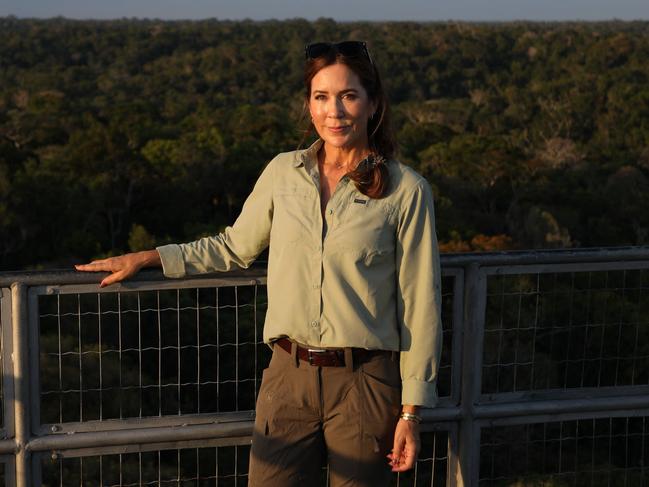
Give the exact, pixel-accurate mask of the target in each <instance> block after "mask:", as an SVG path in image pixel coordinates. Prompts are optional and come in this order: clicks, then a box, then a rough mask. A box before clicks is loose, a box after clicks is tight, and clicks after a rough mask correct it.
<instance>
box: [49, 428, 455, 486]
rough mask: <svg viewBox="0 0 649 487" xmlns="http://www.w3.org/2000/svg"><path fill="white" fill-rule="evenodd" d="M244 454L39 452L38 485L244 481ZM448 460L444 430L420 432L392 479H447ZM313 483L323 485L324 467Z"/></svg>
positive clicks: (240, 449)
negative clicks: (403, 468) (416, 449)
mask: <svg viewBox="0 0 649 487" xmlns="http://www.w3.org/2000/svg"><path fill="white" fill-rule="evenodd" d="M249 455H250V447H249V446H248V445H232V446H218V447H204V448H180V449H169V450H157V451H148V452H133V453H113V454H104V455H95V456H81V457H61V456H57V455H54V456H43V457H42V458H41V465H42V476H43V477H42V485H43V486H45V487H64V486H71V485H79V486H84V485H88V486H90V485H101V486H102V487H118V486H122V487H128V486H147V485H156V486H162V485H176V486H180V485H200V486H208V485H210V486H219V487H245V486H246V485H247V482H248V473H247V472H248V460H249ZM448 460H449V458H448V434H447V433H446V432H445V431H439V432H429V433H424V434H422V452H421V455H420V458H419V459H418V461H417V464H416V466H415V468H414V469H413V470H411V471H409V472H407V473H404V474H394V475H393V476H392V483H391V485H392V486H395V487H416V486H421V487H425V486H431V487H432V486H433V485H435V486H438V485H446V482H447V472H448ZM317 485H318V486H320V487H326V486H327V485H328V470H327V468H326V467H324V468H323V469H322V475H321V478H320V482H319V483H318V484H317ZM314 487H316V486H314Z"/></svg>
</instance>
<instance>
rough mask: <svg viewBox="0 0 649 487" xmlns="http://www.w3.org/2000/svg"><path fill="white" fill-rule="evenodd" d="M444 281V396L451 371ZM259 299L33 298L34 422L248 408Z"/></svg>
mask: <svg viewBox="0 0 649 487" xmlns="http://www.w3.org/2000/svg"><path fill="white" fill-rule="evenodd" d="M445 283H447V284H448V289H450V290H449V291H445V292H444V293H443V307H444V311H445V313H444V316H445V318H444V323H443V334H444V350H443V356H442V363H441V366H440V372H439V390H440V395H441V396H448V395H449V394H450V389H451V374H452V367H451V362H452V353H451V350H452V348H451V347H452V342H453V338H452V334H453V329H452V319H453V293H452V289H453V279H452V278H450V277H448V278H445ZM445 289H446V287H445ZM266 305H267V297H266V287H265V286H262V285H254V286H233V287H216V288H187V289H175V290H165V291H161V290H151V291H137V292H118V293H96V292H89V293H72V294H61V293H59V294H53V295H47V294H45V295H41V296H39V299H38V307H39V309H38V316H39V328H40V332H39V337H40V383H41V389H40V395H41V422H42V423H43V424H50V423H67V422H85V421H93V420H95V421H96V420H99V421H101V420H107V419H126V418H145V417H155V416H165V415H183V414H200V413H218V412H227V411H246V410H251V409H254V407H255V400H256V393H257V391H258V389H259V385H260V381H261V372H262V370H263V368H264V367H265V366H266V364H267V363H268V360H269V358H270V354H271V350H270V348H269V347H268V346H266V345H265V344H264V343H263V341H262V336H263V333H262V328H263V322H264V316H265V312H266Z"/></svg>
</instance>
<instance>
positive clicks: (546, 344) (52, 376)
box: [0, 252, 649, 487]
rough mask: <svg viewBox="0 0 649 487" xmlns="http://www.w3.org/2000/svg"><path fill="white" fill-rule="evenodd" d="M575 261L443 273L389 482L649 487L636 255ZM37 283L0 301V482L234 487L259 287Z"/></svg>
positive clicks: (254, 366)
mask: <svg viewBox="0 0 649 487" xmlns="http://www.w3.org/2000/svg"><path fill="white" fill-rule="evenodd" d="M573 254H574V257H573V259H574V261H572V262H569V261H568V260H567V259H566V258H565V257H564V258H563V260H562V261H561V262H553V261H551V260H549V261H548V262H547V265H539V264H538V263H537V262H538V258H537V256H535V255H532V254H531V255H530V256H529V257H528V258H529V261H530V262H529V263H527V264H526V263H521V260H520V257H519V256H514V257H513V258H514V259H515V263H513V264H511V265H508V264H507V263H504V264H500V263H498V264H494V263H493V260H491V261H490V260H489V257H484V258H483V257H481V256H469V257H466V258H465V260H461V259H457V258H456V259H455V260H451V262H454V266H453V265H449V264H448V263H447V264H445V263H444V260H442V265H443V279H442V318H443V322H442V325H443V336H444V337H443V338H444V343H443V349H442V357H441V364H440V369H439V374H438V391H439V396H440V398H441V399H442V401H440V406H439V407H438V408H436V409H434V410H432V411H428V412H427V413H426V417H427V418H428V419H427V422H426V425H425V428H424V429H425V430H426V431H429V430H431V429H433V428H434V429H435V432H434V433H425V434H424V435H423V436H422V443H423V448H422V452H421V454H420V458H419V461H418V462H417V466H416V468H415V469H414V470H413V471H410V472H408V473H405V474H401V475H398V476H397V475H395V476H394V477H393V482H392V485H395V486H433V487H439V486H440V485H447V486H473V485H480V486H499V487H500V486H503V487H504V486H507V487H521V486H543V487H555V486H568V485H569V486H582V485H583V486H595V487H599V486H600V485H602V486H603V485H606V486H617V485H620V486H629V487H631V486H636V485H639V486H642V485H648V487H649V480H648V479H647V477H648V474H647V465H649V458H648V454H647V452H649V443H648V441H649V440H648V439H647V437H648V431H647V430H648V427H647V419H648V418H649V345H647V344H649V340H648V338H649V336H648V334H649V300H647V299H646V298H647V290H648V288H649V275H648V274H649V270H647V268H648V267H649V252H647V253H646V255H644V254H642V255H643V256H642V260H638V259H639V258H638V257H637V256H636V255H635V254H634V258H635V259H636V260H635V261H628V258H627V261H620V262H617V261H615V260H614V259H609V260H602V258H601V257H599V259H600V260H597V259H596V260H593V261H587V259H586V260H584V261H583V262H582V261H580V260H579V258H578V256H579V252H574V253H573ZM498 257H499V258H500V256H498ZM532 261H534V263H531V262H532ZM582 264H584V265H582ZM45 277H47V276H45ZM0 278H2V276H0ZM11 278H12V279H14V276H11ZM17 278H20V276H18V277H17ZM75 278H76V277H75ZM39 279H40V280H39V281H38V283H37V284H33V285H29V284H21V283H19V285H18V286H12V289H11V290H8V289H5V288H3V293H2V296H1V297H2V299H0V351H1V352H2V353H1V354H0V366H6V367H8V369H7V370H5V369H4V368H3V369H2V370H3V376H4V381H2V382H0V399H1V400H2V401H3V404H4V405H5V407H6V409H3V410H2V411H0V414H2V420H3V428H2V431H3V432H4V434H5V438H0V457H1V456H2V455H3V454H4V455H5V457H2V458H3V459H4V460H3V461H0V476H1V478H0V484H1V483H3V480H2V479H4V483H5V484H6V485H14V484H16V485H19V486H21V487H22V486H24V485H30V484H29V477H30V475H32V473H33V475H34V476H35V478H37V479H38V480H39V481H40V480H42V484H43V485H48V486H49V485H59V486H60V485H102V486H104V485H106V486H112V485H218V486H223V485H225V486H237V485H246V483H247V466H248V463H247V462H248V455H249V446H248V442H249V434H250V431H251V428H252V414H251V411H252V410H253V409H254V406H255V399H256V394H257V391H258V389H259V385H260V378H261V373H262V371H263V369H264V368H265V367H266V365H267V363H268V360H269V358H270V355H271V350H270V348H269V347H268V346H266V345H265V344H264V343H263V341H262V328H263V322H264V318H265V313H266V305H267V303H266V302H267V297H266V296H267V295H266V287H265V285H264V284H263V282H264V280H263V278H262V279H257V278H255V279H250V278H249V277H244V276H240V277H236V276H235V277H228V279H221V280H219V279H212V278H209V277H208V278H206V279H204V280H175V281H163V280H161V278H156V279H158V280H153V281H151V280H149V281H143V282H139V283H133V285H132V286H128V287H122V288H120V289H118V290H115V291H113V290H111V289H104V290H101V291H100V290H99V289H98V288H97V286H96V284H94V283H93V284H88V283H85V284H78V283H74V282H67V283H66V282H65V280H64V282H61V281H59V282H56V283H52V284H44V282H43V279H44V278H43V277H39ZM6 282H7V281H6V280H5V281H3V282H2V286H7V285H8V284H7V283H6ZM5 290H6V291H7V292H5ZM8 293H10V294H11V295H10V296H8ZM21 303H22V304H21ZM14 312H18V313H19V316H18V317H17V318H16V317H13V316H12V313H14ZM14 320H16V322H20V323H24V324H25V326H24V327H23V326H20V327H14V326H13V323H14ZM26 330H28V331H26ZM25 335H27V338H28V340H27V339H26V337H25ZM16 347H19V348H18V349H17V348H16ZM28 347H29V350H27V348H28ZM17 350H21V351H22V352H21V353H20V354H18V355H17V354H16V351H17ZM10 375H15V377H13V376H12V377H10ZM27 383H28V384H27ZM467 384H468V385H467ZM27 385H29V388H26V386H27ZM29 395H31V396H29ZM26 397H29V400H26V399H25V398H26ZM563 399H566V400H567V401H566V402H562V400H563ZM571 401H572V402H571ZM568 403H569V406H564V405H567V404H568ZM564 407H566V408H568V407H569V409H562V408H564ZM555 414H556V415H557V416H556V419H555V416H553V415H555ZM5 422H7V423H8V424H7V425H6V427H4V426H5V425H4V423H5ZM505 424H506V425H505ZM512 424H513V425H512ZM185 425H189V426H190V427H189V428H185V427H184V426H185ZM174 428H177V429H174ZM175 432H184V433H183V436H182V438H178V437H177V436H175V434H176V433H175ZM172 433H173V434H172ZM129 439H131V440H132V441H131V440H129ZM107 440H110V441H107ZM26 451H31V452H33V453H30V454H25V452H26ZM321 481H322V483H321V485H323V486H324V485H326V483H327V469H326V468H324V469H323V477H322V479H321Z"/></svg>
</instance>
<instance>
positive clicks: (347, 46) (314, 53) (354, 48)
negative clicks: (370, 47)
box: [306, 41, 371, 61]
mask: <svg viewBox="0 0 649 487" xmlns="http://www.w3.org/2000/svg"><path fill="white" fill-rule="evenodd" d="M332 49H335V50H336V51H338V52H339V53H340V54H342V55H343V56H350V57H356V56H365V57H366V58H368V59H370V61H371V58H370V53H369V52H368V51H367V47H365V43H364V42H361V41H344V42H339V43H338V44H330V43H328V42H316V43H314V44H309V45H308V46H306V57H307V58H308V59H316V58H319V57H320V56H324V55H325V54H327V53H328V52H330V51H331V50H332Z"/></svg>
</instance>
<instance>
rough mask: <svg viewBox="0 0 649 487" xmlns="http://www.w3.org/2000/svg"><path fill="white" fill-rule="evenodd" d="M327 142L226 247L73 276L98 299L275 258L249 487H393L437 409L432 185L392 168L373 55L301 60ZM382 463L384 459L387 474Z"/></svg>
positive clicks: (216, 243)
mask: <svg viewBox="0 0 649 487" xmlns="http://www.w3.org/2000/svg"><path fill="white" fill-rule="evenodd" d="M306 58H307V59H306V66H305V85H306V97H305V108H306V109H308V113H309V114H310V116H311V122H312V124H311V125H312V128H313V129H315V131H316V132H317V135H318V136H319V139H318V140H317V141H316V142H315V143H314V144H313V145H311V146H310V147H309V148H308V149H305V150H297V151H293V152H287V153H282V154H279V155H278V156H277V157H275V158H274V159H273V160H272V161H271V162H270V163H269V164H268V166H267V167H266V168H265V169H264V171H263V173H262V174H261V176H260V177H259V180H258V181H257V183H256V184H255V187H254V189H253V191H252V193H251V194H250V196H249V197H248V199H247V200H246V203H245V204H244V207H243V210H242V212H241V215H240V216H239V218H238V219H237V221H236V222H235V224H234V225H233V226H232V227H228V228H227V229H226V230H225V231H224V232H223V233H222V234H220V235H218V236H216V237H208V238H203V239H201V240H198V241H196V242H192V243H189V244H183V245H166V246H162V247H159V248H158V249H156V250H153V251H147V252H139V253H135V254H127V255H124V256H120V257H115V258H110V259H105V260H100V261H95V262H93V263H91V264H87V265H82V266H77V268H78V269H79V270H84V271H110V272H112V274H111V275H109V276H108V277H106V278H105V279H104V280H103V281H102V283H101V286H106V285H109V284H112V283H114V282H117V281H119V280H122V279H126V278H128V277H131V276H132V275H134V274H135V273H136V272H137V271H138V270H139V269H141V268H142V267H147V266H160V265H162V267H163V270H164V273H165V275H166V276H168V277H181V276H184V275H186V274H195V273H201V272H211V271H227V270H230V269H233V268H236V267H244V268H245V267H247V266H249V265H250V264H251V263H252V261H253V260H254V259H255V258H256V257H257V256H258V255H259V254H260V253H261V252H262V251H263V250H264V249H265V248H266V247H267V246H269V245H270V253H269V261H268V310H267V314H266V322H265V325H264V341H266V342H267V343H270V344H272V346H273V356H272V359H271V362H270V365H269V367H268V368H267V369H266V370H265V371H264V374H263V379H262V384H261V389H260V391H259V396H258V401H257V415H256V420H255V428H254V432H253V442H252V449H251V461H250V472H249V482H250V483H249V485H251V486H265V487H267V486H282V487H286V486H293V485H295V486H297V485H304V484H306V483H307V482H314V479H316V478H317V477H318V475H319V472H320V470H321V468H322V465H323V461H324V460H325V456H326V457H327V460H326V461H327V462H328V465H329V472H330V481H331V485H332V486H339V485H363V486H373V487H375V486H380V485H387V484H388V483H389V481H390V471H392V472H403V471H405V470H408V469H410V468H412V467H413V465H414V463H415V461H416V458H417V454H418V451H419V444H420V442H419V424H418V423H419V421H420V417H419V415H418V412H419V408H420V407H421V406H428V407H432V406H434V405H435V402H436V389H435V388H436V376H437V367H438V361H439V355H440V347H441V320H440V269H439V256H438V249H437V241H436V236H435V223H434V211H433V198H432V193H431V189H430V186H429V185H428V183H427V182H426V181H425V179H423V178H422V177H421V176H420V175H418V174H417V173H415V172H414V171H413V170H412V169H410V168H408V167H406V166H404V165H402V164H400V163H399V162H397V161H396V160H394V159H393V153H394V142H393V139H392V137H391V131H390V126H389V118H388V104H387V100H386V96H385V93H384V91H383V88H382V85H381V79H380V77H379V73H378V70H377V68H376V66H375V64H374V62H373V61H372V58H371V57H370V54H369V52H368V50H367V47H366V45H365V43H363V42H356V41H347V42H341V43H338V44H329V43H316V44H311V45H309V46H307V48H306ZM386 458H387V460H386Z"/></svg>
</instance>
